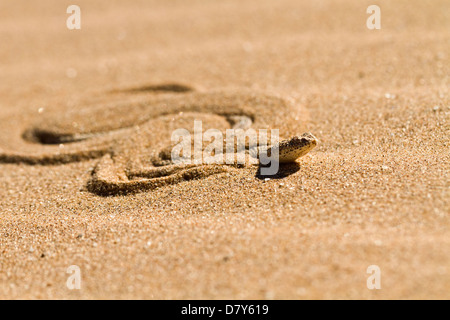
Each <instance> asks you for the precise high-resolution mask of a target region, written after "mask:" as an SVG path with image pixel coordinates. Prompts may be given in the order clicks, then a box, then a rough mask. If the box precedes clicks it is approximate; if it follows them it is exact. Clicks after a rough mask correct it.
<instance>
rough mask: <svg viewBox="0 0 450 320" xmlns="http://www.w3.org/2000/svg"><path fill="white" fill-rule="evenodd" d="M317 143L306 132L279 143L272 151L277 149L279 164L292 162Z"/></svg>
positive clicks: (314, 138) (312, 136)
mask: <svg viewBox="0 0 450 320" xmlns="http://www.w3.org/2000/svg"><path fill="white" fill-rule="evenodd" d="M317 142H318V140H317V138H316V137H315V136H314V135H312V134H311V133H309V132H306V133H304V134H302V135H301V136H294V137H292V138H290V139H287V140H283V141H280V142H279V143H278V144H276V145H275V146H274V147H272V149H274V148H276V149H278V150H277V151H278V156H279V162H280V163H287V162H294V161H295V160H297V159H298V158H300V157H303V156H304V155H305V154H307V153H308V152H310V151H311V150H312V149H314V148H315V147H316V145H317Z"/></svg>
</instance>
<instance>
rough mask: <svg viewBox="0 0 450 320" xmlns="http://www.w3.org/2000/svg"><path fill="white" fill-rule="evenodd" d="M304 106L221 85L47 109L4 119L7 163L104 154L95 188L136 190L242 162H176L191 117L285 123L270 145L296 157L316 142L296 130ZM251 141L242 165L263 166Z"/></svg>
mask: <svg viewBox="0 0 450 320" xmlns="http://www.w3.org/2000/svg"><path fill="white" fill-rule="evenodd" d="M303 112H304V110H303V109H302V108H301V107H296V106H294V104H292V103H290V102H288V101H287V100H285V99H282V98H279V97H275V96H269V95H264V94H259V93H258V94H257V93H254V92H245V91H244V92H243V91H239V92H236V91H232V92H229V91H228V92H224V91H220V92H209V93H201V92H187V93H184V92H183V93H181V94H180V93H178V94H171V95H169V96H167V95H162V96H160V95H148V96H146V97H145V98H144V99H141V100H140V101H138V102H127V101H124V102H115V103H113V104H112V105H108V104H100V105H94V106H88V107H82V108H77V109H76V110H71V111H68V112H65V113H56V112H49V113H43V115H42V116H40V119H38V120H37V121H36V119H35V117H33V122H29V121H26V120H27V119H29V118H30V117H27V119H21V121H20V123H18V124H12V123H10V122H9V121H8V120H7V119H3V121H2V122H3V123H0V126H1V129H0V130H7V131H8V136H9V137H11V138H10V139H8V140H7V142H4V141H2V142H1V143H2V144H3V146H1V145H0V163H25V164H29V165H58V164H64V163H70V162H79V161H83V160H89V159H96V158H100V161H99V162H98V164H97V165H96V167H95V169H94V170H93V172H92V176H91V179H90V181H89V182H88V183H87V187H88V190H90V191H91V192H94V193H96V194H99V195H118V194H126V193H135V192H140V191H146V190H152V189H155V188H158V187H162V186H165V185H169V184H176V183H178V182H181V181H186V180H192V179H199V178H203V177H207V176H209V175H212V174H218V173H221V172H225V171H227V170H229V169H228V168H230V167H232V166H233V165H234V166H238V165H237V164H235V163H234V164H231V165H224V164H180V163H173V162H172V160H171V158H170V150H171V147H172V146H171V142H170V138H171V134H170V133H171V132H173V131H174V130H176V129H178V128H180V126H184V127H186V126H189V123H191V124H192V120H201V121H203V123H204V124H205V129H208V128H217V127H219V129H222V130H226V129H230V128H232V129H247V128H249V127H251V128H256V129H279V132H281V133H283V134H284V135H285V136H288V137H289V136H290V137H291V138H289V139H284V140H281V141H280V142H278V143H276V144H274V145H272V146H269V148H268V149H267V147H266V149H265V150H266V151H267V150H271V152H273V151H275V150H276V151H277V152H278V154H279V157H278V159H279V160H278V161H279V162H280V163H290V162H295V161H296V160H297V159H298V158H299V157H302V156H304V155H305V154H307V153H308V152H309V151H311V150H312V149H313V148H314V147H315V146H316V145H317V139H316V138H315V137H314V136H313V135H312V134H311V133H304V134H302V135H300V136H298V135H295V132H293V131H296V130H298V128H299V127H301V126H303V123H302V120H303V119H304V113H303ZM11 130H14V131H16V132H10V131H11ZM162 137H167V138H162ZM247 147H248V150H247V154H248V156H249V157H248V159H250V161H248V162H246V163H245V164H244V165H239V166H251V165H258V158H257V157H258V152H256V153H252V152H249V151H251V147H252V146H247ZM253 147H255V146H253ZM257 147H258V146H257ZM257 150H258V149H257Z"/></svg>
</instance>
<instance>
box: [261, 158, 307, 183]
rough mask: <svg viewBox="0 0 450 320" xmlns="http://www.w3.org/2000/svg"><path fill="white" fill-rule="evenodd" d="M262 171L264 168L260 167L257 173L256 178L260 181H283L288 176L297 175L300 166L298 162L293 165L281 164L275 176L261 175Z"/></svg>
mask: <svg viewBox="0 0 450 320" xmlns="http://www.w3.org/2000/svg"><path fill="white" fill-rule="evenodd" d="M261 169H262V167H261V166H260V167H259V168H258V171H257V172H256V178H257V179H260V180H264V179H267V178H269V179H283V178H286V177H288V176H290V175H291V174H294V173H296V172H297V171H299V170H300V164H299V163H297V162H293V163H283V164H280V168H279V169H278V172H277V174H275V175H263V174H261Z"/></svg>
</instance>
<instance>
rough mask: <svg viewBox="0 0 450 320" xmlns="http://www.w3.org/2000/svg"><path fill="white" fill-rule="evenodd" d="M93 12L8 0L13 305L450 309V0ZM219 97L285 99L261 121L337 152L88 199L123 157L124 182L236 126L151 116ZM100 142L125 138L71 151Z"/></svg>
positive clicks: (4, 233)
mask: <svg viewBox="0 0 450 320" xmlns="http://www.w3.org/2000/svg"><path fill="white" fill-rule="evenodd" d="M77 4H78V5H79V6H80V7H81V11H82V28H81V30H68V29H67V28H66V19H67V17H68V14H66V9H67V6H66V4H64V3H61V2H60V1H56V0H52V1H50V0H45V1H40V2H39V4H37V3H36V4H28V5H27V6H25V5H24V4H21V3H16V2H8V3H2V4H0V39H1V43H2V46H1V48H0V59H1V61H2V65H1V75H0V77H1V81H0V119H1V120H0V162H1V163H0V197H1V199H2V200H1V202H0V298H2V299H5V298H12V299H18V298H25V299H93V298H97V299H98V298H100V299H107V298H112V299H128V298H137V299H344V298H350V299H394V298H399V299H431V298H437V299H448V298H450V295H449V292H450V270H449V269H450V255H449V252H450V236H449V226H450V223H449V222H450V221H449V208H450V204H449V202H450V191H449V190H450V189H449V187H450V182H449V181H450V177H449V173H450V170H449V169H450V167H449V160H450V153H449V141H448V140H449V139H448V137H449V134H450V126H449V115H450V99H449V87H450V84H449V74H450V57H449V53H448V52H450V22H449V21H450V19H449V17H450V5H449V4H448V1H440V0H439V1H434V2H433V6H431V5H429V4H426V3H424V2H423V1H406V0H405V1H403V0H401V1H395V2H392V1H377V3H376V4H377V5H379V6H380V8H381V13H382V20H381V21H382V22H381V23H382V27H381V30H368V29H367V27H366V19H367V17H368V16H369V15H368V14H367V13H366V9H367V7H368V6H369V5H371V4H374V3H372V2H370V1H356V0H354V1H345V2H336V1H314V2H313V1H293V0H278V1H234V0H232V1H226V2H223V3H215V2H211V1H199V0H198V1H197V0H195V1H189V3H187V2H186V1H181V0H180V1H178V0H177V1H171V2H170V3H163V2H157V1H135V2H133V4H130V3H129V2H125V1H113V2H112V1H96V2H95V3H91V2H89V1H78V2H77ZM211 95H214V96H215V98H214V99H216V102H217V103H216V104H217V105H219V106H222V107H223V106H227V101H230V99H231V100H233V99H237V100H238V101H240V102H243V101H245V99H246V98H245V97H248V96H249V95H250V96H252V97H254V98H255V99H260V100H261V99H262V100H263V101H265V100H264V99H268V100H270V101H275V100H276V99H279V100H277V101H281V102H279V103H278V102H277V103H273V104H271V103H268V105H269V106H268V107H267V108H266V109H265V110H266V112H267V115H272V114H273V113H276V112H278V114H279V117H270V116H267V115H265V114H262V115H261V116H262V119H266V120H265V121H263V122H264V123H263V122H261V123H257V124H261V125H265V124H267V125H268V126H270V127H280V129H281V130H280V134H281V135H283V136H290V135H292V134H301V133H303V132H305V131H310V132H312V133H313V134H314V135H315V136H316V137H317V138H318V139H319V141H320V142H319V145H318V146H317V147H316V148H315V149H314V150H313V151H311V152H310V153H309V154H308V155H306V156H305V157H303V158H301V159H300V160H298V163H297V164H295V165H291V166H289V167H287V168H284V169H283V170H284V171H283V172H284V174H281V175H279V176H277V177H275V178H274V179H270V180H267V179H264V178H261V176H259V175H258V168H256V167H252V166H246V167H243V168H227V170H222V169H220V168H219V169H217V170H216V171H214V170H215V169H214V168H212V167H211V168H205V169H202V170H206V171H207V172H206V173H205V174H204V172H197V173H196V174H195V175H194V177H195V178H196V179H187V180H186V179H184V180H186V181H183V179H178V180H176V181H173V183H165V184H162V185H158V186H156V187H155V188H150V189H145V188H144V189H142V188H138V189H139V190H137V192H131V193H126V194H116V193H114V192H113V193H112V194H109V195H108V196H106V194H104V193H101V192H96V189H95V188H94V189H92V188H90V187H89V186H90V184H89V181H92V179H93V174H95V169H96V168H97V167H98V166H99V163H101V161H102V157H104V156H105V155H108V154H109V155H111V154H113V158H114V156H116V155H117V159H116V161H117V162H116V163H119V164H120V165H119V166H117V167H114V168H113V169H114V170H116V169H117V168H119V169H117V170H118V171H114V170H113V172H111V175H112V176H113V177H116V178H117V179H120V175H121V174H122V173H123V172H124V170H125V169H124V168H125V167H126V165H127V164H129V163H132V164H133V165H135V164H136V163H137V164H138V167H139V166H145V165H148V163H146V161H150V160H151V157H152V155H155V154H159V153H158V152H159V151H160V150H161V149H162V148H164V146H167V143H168V142H167V141H169V140H170V136H168V134H169V133H170V132H171V130H172V129H173V128H175V127H178V126H179V125H183V126H184V125H189V124H192V122H193V120H194V119H196V118H201V119H203V120H204V121H205V123H207V126H211V127H219V129H226V128H227V126H228V125H229V123H227V122H226V121H224V118H223V114H224V112H229V109H230V108H231V107H229V108H224V110H223V112H219V113H217V112H212V113H211V112H205V110H204V109H202V108H201V107H198V108H195V106H194V107H192V108H191V109H190V110H189V112H186V113H185V114H181V115H178V116H177V117H174V116H173V113H170V114H167V115H160V114H159V113H158V116H156V117H155V116H154V115H152V112H155V110H157V112H160V110H161V109H162V108H164V107H163V105H164V104H166V105H171V106H173V105H178V104H177V103H185V104H188V103H191V105H201V104H202V103H203V102H204V99H206V98H205V97H210V96H211ZM230 95H231V96H232V97H234V98H227V97H230ZM236 97H237V98H236ZM208 99H210V98H208ZM208 99H206V100H208ZM271 99H273V100H271ZM171 101H182V102H177V103H173V102H171ZM202 101H203V102H202ZM208 101H210V100H208ZM169 102H170V103H169ZM288 105H289V107H283V106H288ZM156 106H157V107H156ZM291 108H292V109H291ZM227 110H228V111H227ZM246 110H247V111H248V113H249V114H251V115H253V113H252V110H253V111H254V110H255V109H254V108H253V109H252V107H251V106H250V107H249V108H247V109H246ZM286 110H290V111H289V112H285V111H286ZM247 111H246V112H247ZM293 112H294V113H295V114H296V116H295V117H291V116H290V115H292V113H293ZM259 114H261V112H259V111H258V112H256V115H259ZM173 119H175V120H173ZM137 126H139V127H142V128H141V129H139V128H137ZM121 130H122V131H121ZM85 132H91V133H98V132H113V133H112V134H108V135H101V136H96V137H90V138H88V139H85V140H83V141H79V142H76V143H64V141H60V140H58V139H61V137H67V136H69V137H73V136H74V135H76V134H83V133H85ZM24 133H25V134H24ZM55 137H56V140H55ZM43 142H44V143H43ZM49 143H53V144H49ZM60 144H62V145H61V146H60ZM147 155H149V157H148V158H147ZM215 168H216V167H215ZM212 171H213V172H212ZM111 179H112V178H111ZM108 181H109V180H108ZM97 191H98V190H97ZM72 265H75V266H78V267H79V268H80V270H81V276H82V279H81V280H82V281H81V289H80V290H69V289H68V287H67V286H66V281H67V279H68V277H69V276H70V274H68V273H67V272H66V271H67V269H68V267H69V266H72ZM370 265H377V266H379V267H380V270H381V289H379V290H369V289H368V288H367V278H368V277H369V276H370V274H368V273H367V272H366V271H367V268H368V267H369V266H370Z"/></svg>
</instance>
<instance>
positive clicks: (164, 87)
mask: <svg viewBox="0 0 450 320" xmlns="http://www.w3.org/2000/svg"><path fill="white" fill-rule="evenodd" d="M194 90H195V89H194V88H193V87H190V86H187V85H184V84H179V83H163V84H157V85H146V86H141V87H135V88H127V89H118V90H113V92H125V93H139V92H155V93H158V92H160V93H163V92H176V93H184V92H190V91H194Z"/></svg>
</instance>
